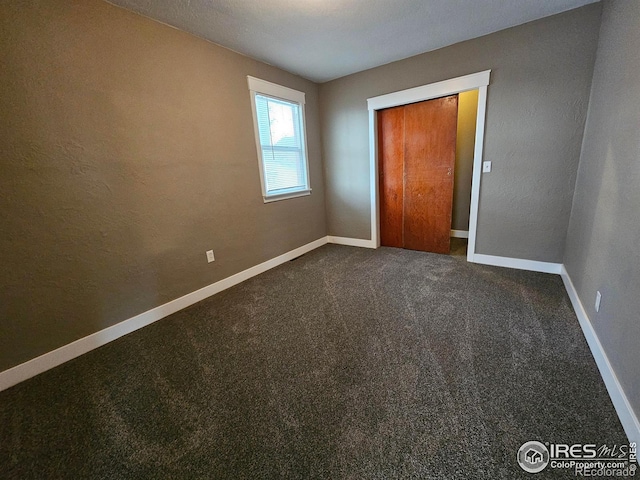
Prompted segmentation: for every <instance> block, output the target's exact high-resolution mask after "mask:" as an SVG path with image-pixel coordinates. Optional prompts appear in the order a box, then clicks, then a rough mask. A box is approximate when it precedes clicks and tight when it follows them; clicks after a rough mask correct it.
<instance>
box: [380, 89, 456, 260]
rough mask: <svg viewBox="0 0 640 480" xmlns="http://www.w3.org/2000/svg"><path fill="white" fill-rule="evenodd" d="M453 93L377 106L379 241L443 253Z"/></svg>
mask: <svg viewBox="0 0 640 480" xmlns="http://www.w3.org/2000/svg"><path fill="white" fill-rule="evenodd" d="M457 122H458V96H457V95H453V96H450V97H444V98H438V99H435V100H427V101H425V102H420V103H413V104H410V105H403V106H400V107H394V108H389V109H385V110H380V111H378V162H379V163H378V167H379V199H380V243H381V244H382V245H385V246H389V247H402V248H408V249H412V250H423V251H427V252H436V253H449V248H450V244H449V242H450V234H451V211H452V206H453V170H454V166H455V157H456V128H457Z"/></svg>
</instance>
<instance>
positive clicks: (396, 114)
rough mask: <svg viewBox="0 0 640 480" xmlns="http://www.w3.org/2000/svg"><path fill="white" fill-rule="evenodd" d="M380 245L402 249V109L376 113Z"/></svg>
mask: <svg viewBox="0 0 640 480" xmlns="http://www.w3.org/2000/svg"><path fill="white" fill-rule="evenodd" d="M378 159H379V160H378V183H379V189H378V191H379V194H378V196H379V200H380V244H381V245H383V246H386V247H400V248H402V247H403V218H402V217H403V210H404V195H403V191H404V106H400V107H394V108H388V109H386V110H380V111H379V112H378Z"/></svg>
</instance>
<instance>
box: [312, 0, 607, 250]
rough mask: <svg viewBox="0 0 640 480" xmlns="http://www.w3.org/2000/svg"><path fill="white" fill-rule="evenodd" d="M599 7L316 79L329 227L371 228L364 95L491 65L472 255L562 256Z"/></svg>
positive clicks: (361, 232)
mask: <svg viewBox="0 0 640 480" xmlns="http://www.w3.org/2000/svg"><path fill="white" fill-rule="evenodd" d="M600 12H601V6H600V4H593V5H589V6H586V7H583V8H580V9H576V10H572V11H569V12H566V13H562V14H560V15H555V16H552V17H547V18H544V19H542V20H538V21H535V22H531V23H528V24H525V25H521V26H518V27H514V28H510V29H507V30H503V31H500V32H496V33H493V34H491V35H487V36H484V37H481V38H477V39H474V40H469V41H467V42H462V43H458V44H456V45H452V46H450V47H446V48H442V49H440V50H436V51H433V52H429V53H425V54H422V55H418V56H415V57H411V58H408V59H405V60H401V61H398V62H394V63H390V64H388V65H383V66H381V67H377V68H374V69H371V70H367V71H364V72H360V73H356V74H353V75H349V76H347V77H343V78H340V79H337V80H334V81H331V82H328V83H324V84H322V85H320V97H321V129H322V142H323V159H324V168H325V178H326V197H327V223H328V230H329V234H330V235H336V236H342V237H353V238H362V239H368V238H370V235H371V225H370V218H371V205H370V189H369V185H370V172H369V138H368V111H367V98H370V97H375V96H378V95H383V94H387V93H391V92H396V91H399V90H404V89H407V88H411V87H416V86H420V85H427V84H429V83H434V82H437V81H441V80H446V79H450V78H455V77H459V76H462V75H466V74H469V73H474V72H480V71H483V70H488V69H491V70H492V73H491V84H490V85H489V88H488V103H487V115H486V130H485V145H484V147H485V148H484V159H485V160H491V161H492V162H493V171H492V172H491V173H490V174H487V175H483V177H482V185H481V191H480V213H479V217H478V222H479V226H478V231H477V244H476V252H477V253H483V254H490V255H501V256H505V257H513V258H523V259H529V260H539V261H546V262H561V261H562V258H563V254H564V244H565V238H566V231H567V224H568V221H569V215H570V211H571V201H572V197H573V186H574V183H575V176H576V171H577V166H578V159H579V156H580V146H581V142H582V134H583V129H584V121H585V116H586V111H587V104H588V100H589V88H590V85H591V76H592V72H593V62H594V59H595V51H596V45H597V40H598V27H599V22H600Z"/></svg>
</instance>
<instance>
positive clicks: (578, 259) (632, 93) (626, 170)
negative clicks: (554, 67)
mask: <svg viewBox="0 0 640 480" xmlns="http://www.w3.org/2000/svg"><path fill="white" fill-rule="evenodd" d="M639 18H640V2H627V1H615V2H611V1H609V2H606V3H605V5H604V11H603V16H602V27H601V30H600V40H599V44H598V53H597V58H596V64H595V69H594V74H593V85H592V88H591V100H590V102H589V115H588V119H587V125H586V128H585V134H584V143H583V147H582V154H581V156H580V168H579V170H578V178H577V181H576V188H575V196H574V198H573V209H572V211H571V222H570V223H569V232H568V235H567V248H566V254H565V258H564V263H565V266H566V268H567V271H568V272H569V275H570V277H571V280H572V281H573V284H574V285H575V287H576V290H577V292H578V295H579V297H580V300H581V301H582V304H583V306H584V307H585V309H586V312H587V314H588V315H589V318H590V320H591V323H592V324H593V327H594V329H595V331H596V333H597V334H598V337H599V339H600V343H601V344H602V347H603V348H604V350H605V352H606V354H607V357H608V358H609V361H610V362H611V366H612V367H613V369H614V371H615V373H616V376H617V378H618V381H619V382H620V384H621V385H622V388H623V389H624V391H625V393H626V395H627V398H628V400H629V402H630V404H631V406H632V408H633V409H634V411H635V414H636V416H637V417H640V375H639V374H638V372H639V371H640V370H639V367H640V348H639V347H638V346H639V345H640V320H639V318H640V314H639V312H640V297H639V296H638V290H640V253H638V240H639V239H640V188H639V186H640V142H639V141H638V138H639V134H638V129H639V126H640V83H639V82H638V72H640V29H638V19H639ZM598 290H599V291H600V292H601V294H602V302H601V306H600V311H599V312H596V311H595V298H596V291H598Z"/></svg>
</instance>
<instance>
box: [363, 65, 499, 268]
mask: <svg viewBox="0 0 640 480" xmlns="http://www.w3.org/2000/svg"><path fill="white" fill-rule="evenodd" d="M490 75H491V70H485V71H483V72H478V73H472V74H470V75H465V76H463V77H457V78H452V79H450V80H444V81H442V82H437V83H431V84H429V85H423V86H421V87H415V88H410V89H408V90H401V91H399V92H393V93H387V94H386V95H380V96H378V97H372V98H369V99H367V106H368V109H369V168H370V172H371V175H370V180H371V186H370V188H371V243H372V244H373V245H374V246H375V248H378V247H379V246H380V212H379V208H380V198H379V196H378V148H377V145H378V126H377V115H376V110H382V109H383V108H390V107H397V106H399V105H406V104H408V103H415V102H421V101H423V100H430V99H432V98H439V97H446V96H447V95H454V94H456V93H460V92H466V91H468V90H475V89H478V113H477V122H476V144H475V150H474V153H473V177H472V180H471V209H470V211H469V244H468V246H467V260H468V261H470V262H473V259H474V254H475V246H476V230H477V228H478V210H479V208H478V205H479V199H480V177H481V175H482V154H483V149H484V124H485V117H486V111H487V86H488V85H489V78H490Z"/></svg>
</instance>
